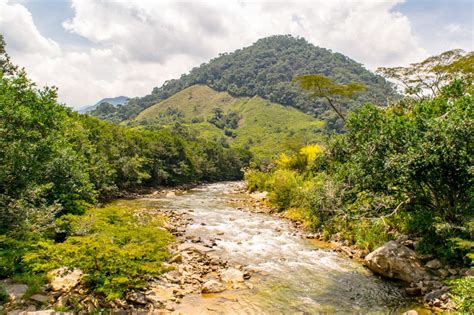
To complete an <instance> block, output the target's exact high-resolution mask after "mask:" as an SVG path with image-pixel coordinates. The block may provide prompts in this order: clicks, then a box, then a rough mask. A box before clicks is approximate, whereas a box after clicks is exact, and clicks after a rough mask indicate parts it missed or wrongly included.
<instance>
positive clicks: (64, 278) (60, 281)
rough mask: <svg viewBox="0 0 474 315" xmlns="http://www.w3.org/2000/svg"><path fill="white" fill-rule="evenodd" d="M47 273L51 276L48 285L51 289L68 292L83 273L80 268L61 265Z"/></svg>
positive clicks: (76, 283)
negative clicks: (71, 268)
mask: <svg viewBox="0 0 474 315" xmlns="http://www.w3.org/2000/svg"><path fill="white" fill-rule="evenodd" d="M49 275H50V276H51V277H52V279H51V281H50V285H51V288H52V289H53V291H63V292H68V291H70V290H71V289H73V288H74V287H76V286H77V285H78V284H79V282H80V281H81V279H82V275H83V273H82V271H81V270H80V269H73V270H70V269H68V268H66V267H62V268H58V269H55V270H53V271H51V272H50V273H49Z"/></svg>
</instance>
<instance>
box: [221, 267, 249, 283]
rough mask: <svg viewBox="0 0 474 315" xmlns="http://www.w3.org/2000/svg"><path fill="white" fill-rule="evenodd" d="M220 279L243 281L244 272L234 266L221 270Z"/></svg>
mask: <svg viewBox="0 0 474 315" xmlns="http://www.w3.org/2000/svg"><path fill="white" fill-rule="evenodd" d="M221 280H222V281H224V282H244V273H243V272H242V271H240V270H238V269H235V268H229V269H226V270H223V271H221Z"/></svg>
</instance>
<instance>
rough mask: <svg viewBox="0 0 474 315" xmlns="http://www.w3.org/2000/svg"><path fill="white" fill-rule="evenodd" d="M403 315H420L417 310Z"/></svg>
mask: <svg viewBox="0 0 474 315" xmlns="http://www.w3.org/2000/svg"><path fill="white" fill-rule="evenodd" d="M403 315H418V312H417V311H415V310H409V311H406V312H405V313H403Z"/></svg>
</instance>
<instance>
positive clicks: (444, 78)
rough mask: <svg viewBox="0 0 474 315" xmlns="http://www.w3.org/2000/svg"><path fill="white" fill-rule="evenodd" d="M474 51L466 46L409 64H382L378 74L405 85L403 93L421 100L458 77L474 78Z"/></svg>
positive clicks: (433, 94)
mask: <svg viewBox="0 0 474 315" xmlns="http://www.w3.org/2000/svg"><path fill="white" fill-rule="evenodd" d="M473 64H474V53H473V52H470V53H467V54H466V53H465V52H464V51H463V50H462V49H454V50H449V51H446V52H443V53H442V54H439V55H437V56H432V57H429V58H427V59H425V60H423V61H421V62H417V63H412V64H411V65H410V66H408V67H392V68H385V67H381V68H378V69H377V71H376V72H377V73H379V74H381V75H383V76H384V77H386V78H387V79H389V80H393V81H395V82H397V83H398V84H399V86H402V87H403V92H404V93H405V94H407V95H409V96H411V97H416V98H418V99H422V98H426V97H428V98H432V97H434V96H436V95H437V94H439V93H441V89H442V87H443V86H445V85H447V84H448V83H449V82H451V81H452V80H453V79H455V78H464V79H466V81H469V80H470V81H472V79H473V77H472V73H474V71H473V67H474V66H473Z"/></svg>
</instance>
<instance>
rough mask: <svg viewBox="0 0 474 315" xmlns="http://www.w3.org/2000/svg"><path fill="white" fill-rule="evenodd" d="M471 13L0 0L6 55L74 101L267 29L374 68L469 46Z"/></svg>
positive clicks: (333, 5) (459, 3) (392, 6)
mask: <svg viewBox="0 0 474 315" xmlns="http://www.w3.org/2000/svg"><path fill="white" fill-rule="evenodd" d="M224 3H225V5H224ZM473 19H474V1H468V0H408V1H403V0H385V1H380V0H357V1H350V0H332V1H323V0H313V1H298V0H293V1H278V0H275V1H265V0H256V1H247V0H227V1H225V2H223V1H217V0H208V1H199V0H197V1H194V2H186V1H182V2H179V3H177V2H173V1H168V0H156V1H147V0H129V1H95V0H44V1H42V0H31V1H24V0H23V1H21V0H18V1H8V0H0V32H1V33H2V34H4V36H5V39H6V42H7V51H8V53H9V54H10V55H11V56H12V59H13V61H14V62H16V63H18V64H20V65H22V66H25V67H26V68H27V71H28V73H29V74H30V76H31V77H32V78H33V79H34V80H35V81H37V82H38V83H40V84H41V85H43V84H48V85H56V86H58V87H59V96H60V100H61V101H63V102H65V103H67V104H68V105H69V106H73V107H81V106H84V105H87V104H91V103H95V102H96V101H97V100H98V99H101V98H103V97H109V96H116V95H127V96H141V95H144V94H147V93H149V92H150V91H151V89H152V88H153V87H154V86H158V85H160V84H162V83H163V82H164V81H165V80H168V79H172V78H176V77H179V75H180V74H181V73H184V72H187V71H188V70H189V69H191V68H192V67H193V66H196V65H199V64H201V63H202V62H205V61H208V60H209V59H210V58H212V57H214V56H216V55H217V54H219V53H221V52H228V51H232V50H235V49H237V48H240V47H243V46H247V45H250V44H251V43H253V42H254V41H256V40H257V39H258V38H261V37H264V36H269V35H273V34H293V35H295V36H302V37H305V38H306V39H307V40H308V41H310V42H312V43H313V44H315V45H318V46H322V47H326V48H330V49H332V50H334V51H339V52H341V53H343V54H346V55H348V56H349V57H351V58H353V59H355V60H357V61H359V62H361V63H363V64H364V65H365V66H366V67H367V68H369V69H372V70H374V69H375V68H377V67H378V66H393V65H406V64H408V63H410V62H416V61H419V60H421V59H423V58H426V57H427V56H429V55H433V54H438V53H440V52H443V51H445V50H448V49H453V48H462V49H464V50H468V51H472V50H473V49H474V48H473V46H474V39H473V30H474V25H473V23H474V21H473Z"/></svg>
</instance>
